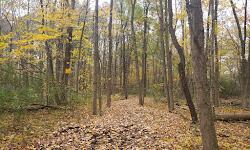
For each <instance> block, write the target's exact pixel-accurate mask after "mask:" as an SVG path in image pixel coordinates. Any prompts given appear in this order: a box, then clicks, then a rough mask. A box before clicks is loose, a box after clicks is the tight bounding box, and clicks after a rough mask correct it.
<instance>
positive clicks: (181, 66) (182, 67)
mask: <svg viewBox="0 0 250 150" xmlns="http://www.w3.org/2000/svg"><path fill="white" fill-rule="evenodd" d="M168 7H169V9H168V10H169V32H170V35H171V39H172V42H173V44H174V46H175V48H176V49H177V51H178V54H179V57H180V63H179V64H178V72H179V75H180V79H181V85H182V91H183V93H184V95H185V98H186V101H187V104H188V108H189V111H190V114H191V116H192V121H193V123H196V122H197V121H198V118H197V114H196V110H195V107H194V103H193V101H192V97H191V94H190V91H189V88H188V84H187V79H186V75H185V65H186V64H185V55H184V50H183V47H181V45H180V44H179V42H178V41H177V38H176V36H175V31H174V28H173V21H172V20H173V12H172V0H169V1H168Z"/></svg>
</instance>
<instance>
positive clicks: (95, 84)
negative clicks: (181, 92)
mask: <svg viewBox="0 0 250 150" xmlns="http://www.w3.org/2000/svg"><path fill="white" fill-rule="evenodd" d="M98 67H99V52H98V0H95V25H94V75H93V76H94V79H93V88H94V93H93V115H97V96H98V85H99V84H98V82H99V75H100V74H98V70H99V69H98Z"/></svg>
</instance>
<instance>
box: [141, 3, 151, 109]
mask: <svg viewBox="0 0 250 150" xmlns="http://www.w3.org/2000/svg"><path fill="white" fill-rule="evenodd" d="M149 5H150V2H149V1H148V0H146V1H144V16H145V17H144V20H143V23H144V30H143V52H142V81H141V85H142V105H144V97H145V96H146V83H147V76H146V75H147V37H146V36H147V28H148V24H147V21H148V20H147V19H148V9H149V8H148V7H149Z"/></svg>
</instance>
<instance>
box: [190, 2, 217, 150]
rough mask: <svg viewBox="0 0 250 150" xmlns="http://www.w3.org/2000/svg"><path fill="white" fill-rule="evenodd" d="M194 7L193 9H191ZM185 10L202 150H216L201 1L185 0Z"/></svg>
mask: <svg viewBox="0 0 250 150" xmlns="http://www.w3.org/2000/svg"><path fill="white" fill-rule="evenodd" d="M192 6H195V7H192ZM186 8H187V14H188V21H189V31H190V36H191V41H190V43H191V52H192V61H193V68H194V75H195V81H196V89H197V97H198V100H199V101H198V108H199V116H200V129H201V137H202V144H203V149H204V150H218V149H219V147H218V142H217V137H216V132H215V127H214V121H213V120H214V116H213V112H212V106H211V102H210V100H209V89H208V85H209V84H208V79H207V73H206V69H207V66H206V55H205V53H204V28H203V18H202V14H203V13H202V9H201V0H191V1H190V4H189V0H186Z"/></svg>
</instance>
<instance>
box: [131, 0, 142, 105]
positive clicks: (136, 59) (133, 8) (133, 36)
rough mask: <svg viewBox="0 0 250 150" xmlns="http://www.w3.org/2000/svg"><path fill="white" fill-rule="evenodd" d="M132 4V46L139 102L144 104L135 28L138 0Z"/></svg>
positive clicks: (134, 0)
mask: <svg viewBox="0 0 250 150" xmlns="http://www.w3.org/2000/svg"><path fill="white" fill-rule="evenodd" d="M130 2H131V5H132V12H131V21H130V23H131V31H132V40H133V42H132V46H133V50H134V53H135V66H136V80H137V92H138V95H139V104H140V105H143V102H142V95H141V83H140V77H139V62H138V53H137V46H136V37H135V29H134V13H135V4H136V0H131V1H130Z"/></svg>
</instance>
